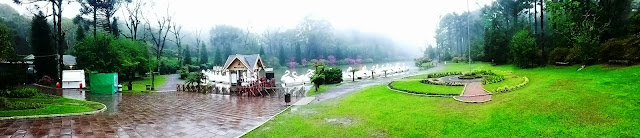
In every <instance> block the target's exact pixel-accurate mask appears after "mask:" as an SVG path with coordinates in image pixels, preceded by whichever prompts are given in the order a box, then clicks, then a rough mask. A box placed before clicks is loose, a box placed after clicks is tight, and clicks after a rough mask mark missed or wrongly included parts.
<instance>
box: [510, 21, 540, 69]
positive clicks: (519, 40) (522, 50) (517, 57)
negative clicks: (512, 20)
mask: <svg viewBox="0 0 640 138" xmlns="http://www.w3.org/2000/svg"><path fill="white" fill-rule="evenodd" d="M537 53H538V50H537V47H536V39H535V38H534V37H533V34H532V33H531V31H529V30H528V29H523V30H520V31H518V32H517V33H516V34H515V35H514V36H513V38H512V39H511V54H512V56H513V63H514V65H516V66H518V67H520V68H530V67H534V66H537V64H536V63H535V59H536V58H537V56H538V54H537Z"/></svg>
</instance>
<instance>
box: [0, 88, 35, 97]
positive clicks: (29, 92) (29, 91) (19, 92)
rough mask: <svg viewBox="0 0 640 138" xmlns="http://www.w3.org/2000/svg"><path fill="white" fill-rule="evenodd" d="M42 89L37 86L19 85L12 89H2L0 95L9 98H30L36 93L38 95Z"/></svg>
mask: <svg viewBox="0 0 640 138" xmlns="http://www.w3.org/2000/svg"><path fill="white" fill-rule="evenodd" d="M38 93H40V90H38V89H35V88H27V87H18V88H14V89H11V90H4V91H1V90H0V97H8V98H30V97H33V96H35V95H38Z"/></svg>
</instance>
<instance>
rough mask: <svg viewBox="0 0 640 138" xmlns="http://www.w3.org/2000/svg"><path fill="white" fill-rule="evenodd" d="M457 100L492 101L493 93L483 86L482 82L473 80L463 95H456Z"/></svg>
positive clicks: (470, 101)
mask: <svg viewBox="0 0 640 138" xmlns="http://www.w3.org/2000/svg"><path fill="white" fill-rule="evenodd" d="M454 98H455V99H456V100H458V101H461V102H466V103H483V102H488V101H491V94H489V93H488V92H487V91H485V90H484V88H482V83H480V82H472V83H468V84H467V85H466V86H465V89H464V92H463V93H462V95H461V96H456V97H454Z"/></svg>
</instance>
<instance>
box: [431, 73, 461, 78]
mask: <svg viewBox="0 0 640 138" xmlns="http://www.w3.org/2000/svg"><path fill="white" fill-rule="evenodd" d="M451 75H462V72H442V73H431V74H428V75H427V78H441V77H446V76H451Z"/></svg>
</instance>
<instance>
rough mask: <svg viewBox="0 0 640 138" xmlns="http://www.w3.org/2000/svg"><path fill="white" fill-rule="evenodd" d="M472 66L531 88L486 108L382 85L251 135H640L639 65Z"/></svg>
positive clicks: (301, 111)
mask: <svg viewBox="0 0 640 138" xmlns="http://www.w3.org/2000/svg"><path fill="white" fill-rule="evenodd" d="M465 68H467V69H468V67H467V65H456V64H452V65H449V66H448V67H447V68H446V69H445V71H454V70H464V69H465ZM473 68H474V69H492V70H500V71H511V72H513V73H514V74H516V75H518V76H527V77H528V78H529V80H530V82H529V84H527V85H526V86H525V87H523V88H521V89H518V90H516V91H513V92H508V93H501V94H497V95H494V96H493V100H492V101H490V102H488V103H482V104H469V103H461V102H457V101H455V100H453V99H451V98H441V97H421V96H413V95H406V94H402V93H397V92H394V91H390V90H388V89H387V88H386V86H384V85H377V86H373V87H369V88H366V89H364V90H362V91H360V92H356V93H353V94H350V95H347V96H345V97H343V98H340V99H335V100H332V101H325V102H322V103H319V104H313V105H307V106H302V107H299V108H298V109H296V110H289V111H286V112H284V113H282V114H280V115H279V116H277V117H276V118H275V119H274V120H271V121H269V122H268V123H266V124H265V125H263V126H261V127H259V128H258V129H256V130H254V131H252V132H251V133H249V134H248V135H246V137H637V136H638V135H640V129H638V126H640V85H638V84H637V83H638V82H640V66H633V67H626V68H608V67H603V66H600V65H596V66H589V67H587V68H586V69H584V70H582V71H576V69H577V68H579V67H578V66H571V67H555V66H550V67H544V68H534V69H517V68H515V67H513V66H510V65H505V66H495V67H494V66H490V65H488V64H474V66H473ZM501 83H502V82H501ZM504 83H509V82H504ZM335 120H342V121H337V122H340V123H335V122H336V121H335ZM345 120H346V121H345Z"/></svg>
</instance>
